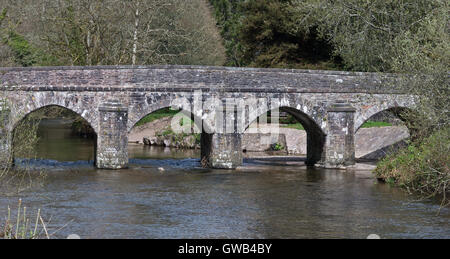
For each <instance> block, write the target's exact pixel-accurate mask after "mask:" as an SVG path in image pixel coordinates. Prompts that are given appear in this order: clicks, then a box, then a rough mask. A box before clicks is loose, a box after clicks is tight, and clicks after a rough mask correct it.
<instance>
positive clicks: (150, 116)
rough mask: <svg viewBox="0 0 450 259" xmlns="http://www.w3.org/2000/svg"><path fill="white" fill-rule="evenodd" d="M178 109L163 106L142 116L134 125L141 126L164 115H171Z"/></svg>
mask: <svg viewBox="0 0 450 259" xmlns="http://www.w3.org/2000/svg"><path fill="white" fill-rule="evenodd" d="M178 112H179V111H178V110H172V109H170V108H164V109H161V110H158V111H155V112H152V113H150V114H148V115H147V116H145V117H144V118H142V119H141V120H140V121H138V123H136V126H142V125H144V124H147V123H149V122H152V121H155V120H158V119H161V118H165V117H172V116H174V115H175V114H177V113H178Z"/></svg>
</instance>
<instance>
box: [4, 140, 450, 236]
mask: <svg viewBox="0 0 450 259" xmlns="http://www.w3.org/2000/svg"><path fill="white" fill-rule="evenodd" d="M50 135H52V136H55V135H54V134H50ZM49 141H50V139H49ZM56 142H57V141H56ZM45 143H47V142H45V141H43V142H41V145H46V144H45ZM66 143H67V142H66ZM49 145H56V144H49ZM65 145H66V144H65ZM73 145H80V146H81V145H84V147H76V146H73V147H72V148H71V149H69V148H68V149H62V147H61V149H60V151H61V153H62V152H63V151H64V152H67V154H65V155H62V154H61V157H69V156H70V153H72V154H73V153H75V152H73V151H71V150H77V153H80V152H81V153H82V150H89V148H87V147H86V143H85V142H82V141H80V142H79V143H78V144H73ZM40 149H41V150H47V152H48V153H46V154H52V152H51V149H50V148H49V147H40ZM66 150H67V151H66ZM89 152H90V151H89ZM130 154H131V157H132V158H133V159H132V160H131V166H130V168H129V169H126V170H120V171H109V170H97V169H95V168H94V167H93V166H92V165H91V166H86V167H83V166H77V167H71V169H70V170H55V169H56V168H59V166H55V167H51V166H50V167H47V171H48V173H49V176H48V178H47V180H46V184H45V186H44V187H42V188H36V189H34V190H30V191H27V192H25V193H22V194H21V198H22V199H23V202H24V204H26V206H27V207H28V208H35V209H37V208H41V209H42V211H43V213H44V218H50V217H52V224H51V226H50V227H51V228H52V229H53V230H55V229H58V228H59V227H62V226H63V225H65V224H66V223H68V222H70V224H69V225H68V226H67V227H65V228H64V229H63V230H61V231H60V232H58V234H57V236H58V237H66V236H67V235H68V234H72V233H76V234H79V235H80V236H81V237H82V238H366V237H367V236H368V235H369V234H372V233H374V234H378V235H380V236H381V237H382V238H438V237H440V238H450V227H449V226H450V224H449V223H450V210H448V209H444V210H442V211H441V215H440V216H436V211H437V209H438V205H437V203H433V202H409V200H408V197H407V196H406V195H404V193H403V192H402V191H400V190H398V189H391V188H389V186H388V185H384V184H377V183H376V182H375V181H374V180H373V178H372V177H370V176H368V175H367V174H365V173H363V172H355V173H350V172H347V173H345V172H342V171H334V170H319V169H307V168H305V167H303V166H301V165H299V164H295V163H288V162H279V163H276V164H273V163H272V164H266V163H263V162H261V161H257V160H248V161H247V163H246V166H244V167H243V168H241V169H238V170H233V171H226V170H209V169H202V168H200V166H199V160H198V156H199V152H198V151H180V150H170V149H158V148H149V147H143V146H138V145H136V146H130ZM54 155H55V154H54ZM78 155H79V157H77V159H80V158H82V157H83V154H77V156H78ZM84 155H86V153H85V154H84ZM150 157H151V158H152V159H148V158H150ZM52 159H55V157H52ZM63 164H66V163H63ZM159 167H164V168H165V169H166V170H165V171H164V172H160V171H159V170H158V168H159ZM18 198H19V197H18V196H17V197H14V196H13V197H11V196H10V197H4V196H3V197H0V215H6V214H5V213H6V208H7V206H8V205H14V204H16V203H17V199H18Z"/></svg>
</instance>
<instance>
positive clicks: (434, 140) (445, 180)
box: [375, 127, 450, 206]
mask: <svg viewBox="0 0 450 259" xmlns="http://www.w3.org/2000/svg"><path fill="white" fill-rule="evenodd" d="M449 154H450V127H447V128H445V129H442V130H439V131H437V132H435V133H434V134H432V135H430V136H429V137H427V138H424V139H423V140H422V141H420V142H417V143H411V144H410V145H409V146H408V147H406V148H404V149H402V150H400V151H399V152H397V153H394V154H392V155H390V156H387V157H386V158H384V159H383V160H382V161H380V162H379V164H378V167H377V169H376V170H375V174H376V176H377V177H378V178H379V179H382V180H384V181H385V182H387V183H389V184H392V185H396V186H400V187H402V188H404V189H405V190H407V191H408V192H409V193H411V194H419V195H420V196H422V197H434V196H437V197H442V205H443V206H448V205H450V199H449V196H450V170H449V165H450V156H449Z"/></svg>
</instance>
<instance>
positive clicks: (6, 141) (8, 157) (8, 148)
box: [0, 102, 13, 168]
mask: <svg viewBox="0 0 450 259" xmlns="http://www.w3.org/2000/svg"><path fill="white" fill-rule="evenodd" d="M10 114H11V110H10V109H9V108H8V107H7V106H6V104H5V103H4V102H0V168H7V167H10V166H12V165H13V160H12V145H11V143H12V139H11V137H12V134H10V129H9V126H10V125H9V123H10V122H9V119H10Z"/></svg>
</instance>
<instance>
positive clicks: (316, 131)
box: [244, 106, 325, 166]
mask: <svg viewBox="0 0 450 259" xmlns="http://www.w3.org/2000/svg"><path fill="white" fill-rule="evenodd" d="M278 109H279V111H280V112H286V113H288V114H290V115H291V116H292V117H294V118H295V120H296V121H298V122H299V123H300V124H301V125H302V126H303V128H304V129H305V131H306V142H307V147H306V149H307V151H306V153H307V154H306V162H305V163H306V165H308V166H314V165H315V164H316V163H318V162H319V161H320V160H321V159H322V154H323V151H324V146H325V133H324V132H323V130H322V129H321V128H320V126H319V125H318V124H317V123H316V122H315V121H314V119H312V118H311V117H310V116H309V115H308V114H306V113H304V112H302V111H300V110H298V109H296V108H292V107H288V106H280V107H279V108H278ZM274 110H275V109H272V110H267V111H265V112H264V113H262V114H260V115H258V116H257V117H256V119H254V120H253V121H251V122H249V123H248V124H247V125H246V126H245V129H244V130H245V131H246V130H247V129H248V128H249V127H250V125H251V124H253V123H254V122H256V121H257V120H258V118H260V117H261V116H263V115H264V114H267V113H268V112H273V111H274Z"/></svg>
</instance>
